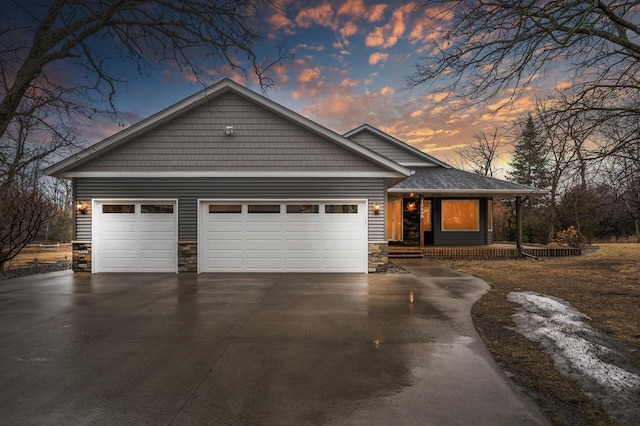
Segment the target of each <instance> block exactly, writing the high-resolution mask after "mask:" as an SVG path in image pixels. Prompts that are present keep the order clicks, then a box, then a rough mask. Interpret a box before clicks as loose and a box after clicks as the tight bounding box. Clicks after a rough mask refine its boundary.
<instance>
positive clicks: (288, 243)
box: [284, 240, 322, 252]
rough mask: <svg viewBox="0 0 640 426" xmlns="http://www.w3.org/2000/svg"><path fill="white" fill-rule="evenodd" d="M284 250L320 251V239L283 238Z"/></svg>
mask: <svg viewBox="0 0 640 426" xmlns="http://www.w3.org/2000/svg"><path fill="white" fill-rule="evenodd" d="M284 250H313V251H315V252H321V251H322V241H321V240H285V242H284Z"/></svg>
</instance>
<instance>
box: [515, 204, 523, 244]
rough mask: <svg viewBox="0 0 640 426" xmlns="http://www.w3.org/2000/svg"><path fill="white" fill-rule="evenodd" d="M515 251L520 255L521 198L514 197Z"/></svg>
mask: <svg viewBox="0 0 640 426" xmlns="http://www.w3.org/2000/svg"><path fill="white" fill-rule="evenodd" d="M516 249H517V250H518V253H522V197H520V196H517V197H516Z"/></svg>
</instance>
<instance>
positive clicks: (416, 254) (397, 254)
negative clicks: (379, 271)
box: [389, 246, 422, 259]
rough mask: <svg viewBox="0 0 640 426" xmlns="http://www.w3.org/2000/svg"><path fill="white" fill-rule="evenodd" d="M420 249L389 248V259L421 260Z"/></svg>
mask: <svg viewBox="0 0 640 426" xmlns="http://www.w3.org/2000/svg"><path fill="white" fill-rule="evenodd" d="M421 257H422V250H421V249H420V247H403V246H389V259H408V258H421Z"/></svg>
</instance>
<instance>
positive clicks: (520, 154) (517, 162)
mask: <svg viewBox="0 0 640 426" xmlns="http://www.w3.org/2000/svg"><path fill="white" fill-rule="evenodd" d="M514 146H515V151H514V153H513V159H512V160H511V162H510V163H509V166H510V167H511V171H510V172H508V179H509V180H511V181H513V182H517V183H521V184H523V185H529V186H534V187H536V188H541V189H543V188H546V187H548V183H549V179H548V173H547V165H548V159H547V146H546V143H545V139H544V137H543V136H542V135H541V134H540V132H539V131H538V129H537V128H536V125H535V123H534V121H533V118H532V117H531V114H529V117H528V118H527V120H526V121H525V122H524V123H523V124H521V132H520V134H519V136H518V138H517V139H516V140H515V143H514Z"/></svg>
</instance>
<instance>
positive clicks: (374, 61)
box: [369, 52, 389, 65]
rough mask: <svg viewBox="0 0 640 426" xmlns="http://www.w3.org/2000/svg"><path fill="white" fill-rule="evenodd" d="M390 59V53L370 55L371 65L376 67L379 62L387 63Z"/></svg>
mask: <svg viewBox="0 0 640 426" xmlns="http://www.w3.org/2000/svg"><path fill="white" fill-rule="evenodd" d="M388 58H389V54H388V53H380V52H376V53H372V54H371V55H369V64H370V65H376V64H378V63H379V62H384V61H386V60H387V59H388Z"/></svg>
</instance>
